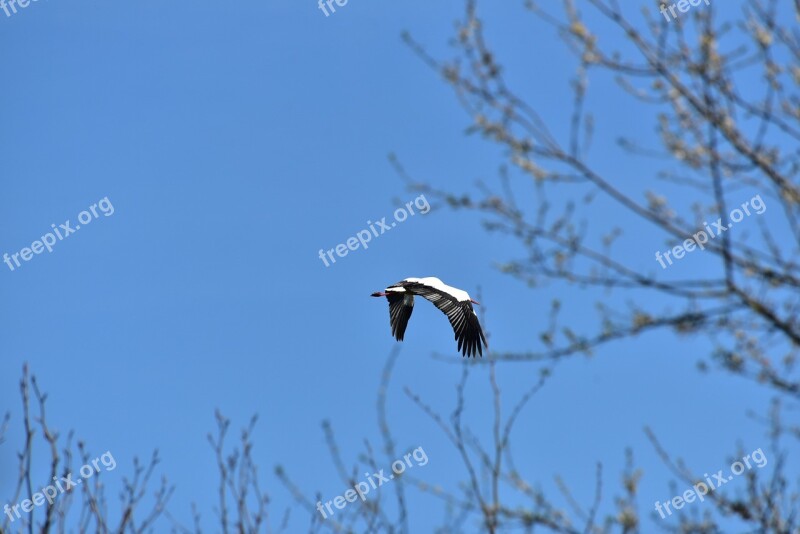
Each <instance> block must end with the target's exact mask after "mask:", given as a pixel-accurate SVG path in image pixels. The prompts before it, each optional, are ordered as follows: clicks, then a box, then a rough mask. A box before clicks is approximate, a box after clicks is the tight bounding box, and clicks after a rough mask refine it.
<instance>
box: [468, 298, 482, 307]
mask: <svg viewBox="0 0 800 534" xmlns="http://www.w3.org/2000/svg"><path fill="white" fill-rule="evenodd" d="M469 301H470V302H471V303H473V304H477V305H478V306H480V305H481V303H480V302H478V301H477V300H472V299H469Z"/></svg>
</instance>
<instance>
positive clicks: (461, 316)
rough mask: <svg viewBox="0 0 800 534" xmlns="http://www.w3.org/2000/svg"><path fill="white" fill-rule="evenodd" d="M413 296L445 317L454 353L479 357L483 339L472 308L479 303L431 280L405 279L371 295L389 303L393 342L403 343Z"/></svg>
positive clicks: (436, 280)
mask: <svg viewBox="0 0 800 534" xmlns="http://www.w3.org/2000/svg"><path fill="white" fill-rule="evenodd" d="M414 295H419V296H420V297H422V298H424V299H425V300H429V301H431V302H433V305H434V306H436V307H437V308H439V309H440V310H442V312H443V313H444V314H445V315H447V319H448V320H449V321H450V325H451V326H452V327H453V332H455V334H456V341H458V350H459V351H460V352H461V353H462V354H463V355H464V356H476V355H480V356H483V349H482V348H481V342H482V343H483V345H484V346H485V347H486V348H489V345H488V344H487V343H486V338H485V337H484V336H483V330H482V329H481V324H480V322H478V316H477V315H476V314H475V310H473V309H472V305H473V304H480V303H479V302H476V301H474V300H472V299H471V298H470V296H469V294H468V293H467V292H466V291H462V290H461V289H458V288H455V287H450V286H448V285H446V284H445V283H444V282H442V281H441V280H439V279H438V278H434V277H431V276H429V277H427V278H406V279H405V280H401V281H400V282H397V283H396V284H392V285H390V286H389V287H387V288H386V289H385V290H384V291H376V292H375V293H373V294H372V295H371V296H373V297H386V299H387V300H388V301H389V324H390V325H391V327H392V335H393V336H394V337H395V339H397V341H403V336H404V335H405V333H406V326H408V320H409V319H410V318H411V312H413V311H414Z"/></svg>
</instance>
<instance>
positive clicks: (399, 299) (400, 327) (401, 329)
mask: <svg viewBox="0 0 800 534" xmlns="http://www.w3.org/2000/svg"><path fill="white" fill-rule="evenodd" d="M386 300H388V301H389V324H390V325H391V326H392V335H393V336H394V337H395V339H397V341H403V336H404V335H405V333H406V326H408V320H409V319H410V318H411V312H413V311H414V295H412V294H411V293H406V292H402V293H387V295H386Z"/></svg>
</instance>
